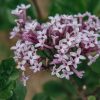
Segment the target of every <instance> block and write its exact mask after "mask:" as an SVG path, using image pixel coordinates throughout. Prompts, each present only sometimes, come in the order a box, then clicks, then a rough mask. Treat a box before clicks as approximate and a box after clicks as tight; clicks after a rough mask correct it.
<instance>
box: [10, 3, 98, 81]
mask: <svg viewBox="0 0 100 100" xmlns="http://www.w3.org/2000/svg"><path fill="white" fill-rule="evenodd" d="M29 7H30V5H27V6H25V5H23V4H22V5H21V6H18V7H17V9H16V10H13V11H12V14H14V15H16V16H17V17H18V19H17V20H16V24H17V26H15V27H14V29H13V30H12V32H11V37H10V38H14V37H15V36H18V38H19V40H18V41H17V43H16V46H13V47H12V49H13V50H14V54H15V56H14V58H15V61H16V62H17V63H18V68H20V69H21V70H22V71H23V72H24V71H25V69H26V67H29V68H30V69H31V70H32V71H33V72H37V71H40V70H42V69H45V67H44V66H45V62H46V59H47V58H48V59H49V60H48V63H47V64H48V65H47V66H48V68H49V66H50V69H51V71H52V75H56V76H57V77H59V78H66V79H69V78H70V75H72V74H76V75H77V76H78V77H79V78H82V76H83V73H84V71H78V70H77V68H78V65H79V64H80V63H82V60H88V61H89V62H88V65H91V64H92V63H94V62H95V61H96V59H97V58H98V57H99V56H100V41H99V37H100V35H99V32H100V20H99V18H98V17H96V16H95V15H91V14H90V13H88V12H86V13H84V14H80V13H79V14H77V15H56V16H54V17H49V22H47V23H44V24H40V23H38V22H37V20H32V19H29V18H28V17H27V15H26V9H27V8H29ZM38 51H39V52H42V51H44V53H45V51H47V52H48V53H49V54H50V55H51V57H48V56H47V57H42V56H41V55H39V54H38Z"/></svg>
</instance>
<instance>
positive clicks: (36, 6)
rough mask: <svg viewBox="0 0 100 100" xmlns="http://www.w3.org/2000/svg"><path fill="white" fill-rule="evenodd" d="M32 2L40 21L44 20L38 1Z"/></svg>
mask: <svg viewBox="0 0 100 100" xmlns="http://www.w3.org/2000/svg"><path fill="white" fill-rule="evenodd" d="M32 2H33V4H34V6H35V8H36V11H37V17H38V18H39V19H42V18H43V17H42V13H41V10H40V7H39V5H38V3H37V0H32Z"/></svg>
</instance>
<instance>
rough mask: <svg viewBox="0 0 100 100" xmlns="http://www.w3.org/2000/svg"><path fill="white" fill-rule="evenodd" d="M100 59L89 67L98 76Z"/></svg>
mask: <svg viewBox="0 0 100 100" xmlns="http://www.w3.org/2000/svg"><path fill="white" fill-rule="evenodd" d="M99 63H100V58H98V59H97V60H96V62H94V63H93V64H92V65H91V68H92V70H93V71H94V72H96V73H98V74H100V64H99Z"/></svg>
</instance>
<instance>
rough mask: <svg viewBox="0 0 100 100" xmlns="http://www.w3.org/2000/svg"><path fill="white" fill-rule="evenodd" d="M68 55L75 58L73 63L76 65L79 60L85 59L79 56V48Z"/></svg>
mask: <svg viewBox="0 0 100 100" xmlns="http://www.w3.org/2000/svg"><path fill="white" fill-rule="evenodd" d="M70 55H71V56H73V57H75V58H74V59H75V62H76V63H77V64H78V63H79V61H80V59H83V60H84V59H85V57H84V56H83V55H81V48H78V50H77V51H76V52H70Z"/></svg>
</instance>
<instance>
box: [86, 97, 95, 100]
mask: <svg viewBox="0 0 100 100" xmlns="http://www.w3.org/2000/svg"><path fill="white" fill-rule="evenodd" d="M88 100H96V97H95V96H88Z"/></svg>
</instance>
